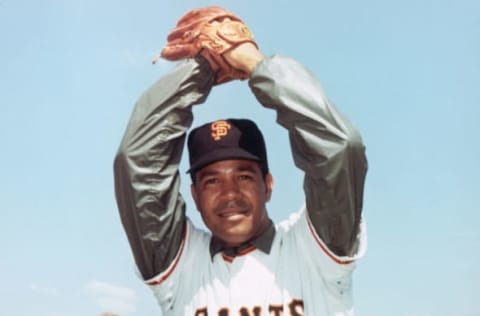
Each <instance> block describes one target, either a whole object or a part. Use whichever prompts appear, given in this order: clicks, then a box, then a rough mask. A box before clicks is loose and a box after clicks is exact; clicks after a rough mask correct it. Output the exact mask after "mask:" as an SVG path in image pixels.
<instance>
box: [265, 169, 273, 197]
mask: <svg viewBox="0 0 480 316" xmlns="http://www.w3.org/2000/svg"><path fill="white" fill-rule="evenodd" d="M272 191H273V176H272V174H271V173H268V174H267V175H266V176H265V197H266V200H267V202H268V201H270V198H271V197H272Z"/></svg>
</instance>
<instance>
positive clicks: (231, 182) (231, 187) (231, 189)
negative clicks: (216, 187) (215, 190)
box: [222, 179, 240, 196]
mask: <svg viewBox="0 0 480 316" xmlns="http://www.w3.org/2000/svg"><path fill="white" fill-rule="evenodd" d="M222 193H223V194H225V195H230V196H235V195H238V194H240V185H239V183H238V181H236V180H235V179H228V180H226V181H224V182H223V184H222Z"/></svg>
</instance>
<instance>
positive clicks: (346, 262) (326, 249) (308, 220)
mask: <svg viewBox="0 0 480 316" xmlns="http://www.w3.org/2000/svg"><path fill="white" fill-rule="evenodd" d="M306 216H307V215H306ZM307 223H308V228H310V232H311V233H312V235H313V237H314V239H315V241H316V242H317V244H318V245H319V246H320V248H321V249H322V250H323V252H325V254H326V255H327V256H328V257H330V259H332V260H333V261H335V262H336V263H338V264H350V263H352V262H353V261H354V260H352V259H347V260H342V259H340V258H339V257H337V256H336V255H334V254H333V253H332V252H331V251H330V250H329V249H328V248H327V246H326V245H325V244H324V243H323V241H322V240H321V239H320V237H318V235H317V232H316V231H315V228H314V227H313V225H312V223H311V222H310V219H309V218H308V216H307Z"/></svg>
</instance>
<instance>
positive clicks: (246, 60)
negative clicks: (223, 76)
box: [223, 43, 264, 77]
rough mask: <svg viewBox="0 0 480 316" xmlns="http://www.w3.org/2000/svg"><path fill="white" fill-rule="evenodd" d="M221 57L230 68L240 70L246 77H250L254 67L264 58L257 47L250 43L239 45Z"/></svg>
mask: <svg viewBox="0 0 480 316" xmlns="http://www.w3.org/2000/svg"><path fill="white" fill-rule="evenodd" d="M223 57H224V58H225V60H226V61H227V62H228V63H229V64H230V65H232V67H234V68H236V69H240V70H241V71H242V72H244V73H246V74H247V75H248V77H250V74H251V72H252V71H253V69H254V68H255V66H256V65H257V64H258V63H259V62H260V61H262V60H263V58H264V56H263V54H262V53H261V52H260V51H259V50H258V48H257V46H255V45H253V44H251V43H245V44H241V45H240V46H237V47H235V48H234V49H232V50H230V51H228V52H226V53H225V54H224V55H223Z"/></svg>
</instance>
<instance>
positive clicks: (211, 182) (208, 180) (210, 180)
mask: <svg viewBox="0 0 480 316" xmlns="http://www.w3.org/2000/svg"><path fill="white" fill-rule="evenodd" d="M215 183H218V179H217V178H208V179H205V180H204V181H203V184H215Z"/></svg>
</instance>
